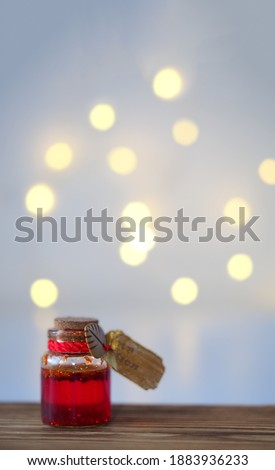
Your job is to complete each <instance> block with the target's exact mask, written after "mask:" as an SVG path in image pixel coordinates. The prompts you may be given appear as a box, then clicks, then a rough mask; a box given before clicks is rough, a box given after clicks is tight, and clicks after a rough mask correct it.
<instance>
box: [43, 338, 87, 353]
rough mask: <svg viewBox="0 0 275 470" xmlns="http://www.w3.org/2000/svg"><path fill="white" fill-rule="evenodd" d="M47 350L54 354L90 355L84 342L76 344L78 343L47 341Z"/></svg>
mask: <svg viewBox="0 0 275 470" xmlns="http://www.w3.org/2000/svg"><path fill="white" fill-rule="evenodd" d="M48 349H49V350H50V351H54V352H63V353H70V352H75V353H90V350H89V348H88V345H87V343H86V341H84V342H78V341H55V340H53V339H49V341H48Z"/></svg>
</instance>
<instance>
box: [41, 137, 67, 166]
mask: <svg viewBox="0 0 275 470" xmlns="http://www.w3.org/2000/svg"><path fill="white" fill-rule="evenodd" d="M72 159H73V151H72V149H71V147H70V146H69V145H68V144H66V143H65V142H57V143H56V144H54V145H52V146H51V147H50V148H48V150H47V152H46V155H45V162H46V164H47V165H48V166H49V167H50V168H52V169H54V170H57V171H59V170H63V169H64V168H66V167H67V166H69V165H70V164H71V162H72Z"/></svg>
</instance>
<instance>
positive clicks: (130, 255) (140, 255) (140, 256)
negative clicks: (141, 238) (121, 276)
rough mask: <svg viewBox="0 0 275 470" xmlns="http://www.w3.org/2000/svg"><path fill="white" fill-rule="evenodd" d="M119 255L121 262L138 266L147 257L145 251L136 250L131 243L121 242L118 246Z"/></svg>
mask: <svg viewBox="0 0 275 470" xmlns="http://www.w3.org/2000/svg"><path fill="white" fill-rule="evenodd" d="M119 255H120V258H121V260H122V261H123V263H125V264H129V265H130V266H139V265H140V264H142V263H144V261H146V259H147V252H146V251H140V250H136V249H135V247H133V245H131V243H122V244H121V245H120V248H119Z"/></svg>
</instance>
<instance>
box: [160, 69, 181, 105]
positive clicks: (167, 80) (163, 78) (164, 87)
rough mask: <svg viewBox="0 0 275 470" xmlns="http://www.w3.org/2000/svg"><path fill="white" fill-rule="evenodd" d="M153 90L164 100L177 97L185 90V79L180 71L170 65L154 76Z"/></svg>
mask: <svg viewBox="0 0 275 470" xmlns="http://www.w3.org/2000/svg"><path fill="white" fill-rule="evenodd" d="M153 90H154V93H155V94H156V95H157V96H158V97H159V98H162V99H163V100H172V99H174V98H176V97H177V96H179V95H180V94H181V92H182V90H183V80H182V77H181V75H180V73H179V72H178V71H177V70H176V69H174V68H170V67H167V68H165V69H162V70H160V71H159V72H158V73H157V74H156V75H155V77H154V80H153Z"/></svg>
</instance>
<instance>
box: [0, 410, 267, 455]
mask: <svg viewBox="0 0 275 470" xmlns="http://www.w3.org/2000/svg"><path fill="white" fill-rule="evenodd" d="M0 448H1V449H64V450H69V449H132V450H135V449H171V450H172V449H179V450H180V449H182V450H185V449H198V450H200V449H275V407H271V406H270V407H222V406H139V405H136V406H135V405H115V406H113V418H112V421H111V423H109V424H107V425H102V426H95V427H82V428H72V427H71V428H64V427H63V428H56V427H50V426H45V425H43V424H42V423H41V421H40V409H39V405H38V404H0Z"/></svg>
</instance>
